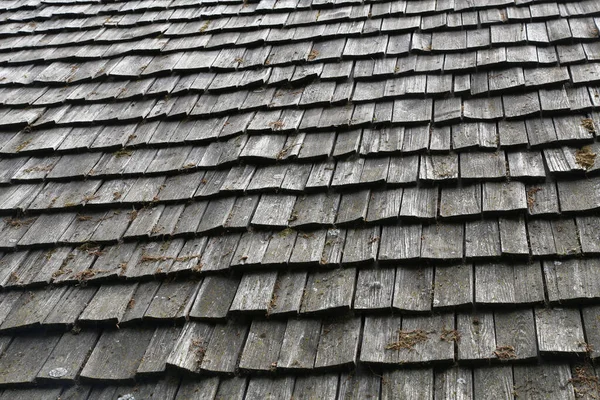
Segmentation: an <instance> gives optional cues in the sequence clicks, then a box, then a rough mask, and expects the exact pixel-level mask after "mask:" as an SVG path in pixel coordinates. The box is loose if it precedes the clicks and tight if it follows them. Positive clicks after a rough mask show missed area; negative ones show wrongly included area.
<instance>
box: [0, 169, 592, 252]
mask: <svg viewBox="0 0 600 400" xmlns="http://www.w3.org/2000/svg"><path fill="white" fill-rule="evenodd" d="M222 178H223V177H222ZM152 183H156V182H151V181H144V182H141V183H140V185H138V186H139V191H140V192H141V194H139V196H142V195H148V193H149V191H150V190H153V188H154V190H155V191H157V192H158V190H159V188H158V187H157V185H152ZM158 184H160V182H159V183H158ZM207 184H208V183H207ZM597 186H598V182H597V179H590V180H585V181H584V180H575V181H559V183H558V189H557V187H556V186H555V184H554V183H552V182H550V183H546V184H531V185H529V186H525V185H524V184H523V183H521V182H517V181H513V182H510V183H502V182H498V183H495V182H487V183H484V184H483V185H480V184H475V185H466V186H461V187H456V188H454V187H443V188H441V191H440V190H439V188H437V187H431V188H429V187H410V188H405V189H401V188H400V189H386V190H376V191H373V192H370V191H369V190H361V191H358V192H356V193H347V194H338V193H331V194H326V193H321V194H314V195H304V196H296V195H293V194H290V195H284V194H280V195H273V194H263V195H262V197H260V199H259V196H257V195H252V196H242V197H237V198H236V197H225V198H220V199H214V200H211V201H206V200H205V201H199V202H192V203H190V204H188V205H185V204H173V205H162V204H160V205H155V206H151V207H144V208H142V209H140V210H135V209H133V211H131V212H126V211H124V210H122V209H121V210H115V209H113V210H108V211H93V210H90V211H83V212H80V213H79V214H76V213H74V212H71V213H51V214H42V215H41V216H39V217H37V218H35V217H32V218H26V219H18V218H8V217H7V218H5V220H4V224H3V229H2V230H3V232H4V234H5V235H6V236H5V239H4V240H3V241H2V247H3V248H14V247H16V246H17V245H19V246H25V247H28V246H47V245H50V244H56V243H73V244H81V243H84V244H85V243H87V242H89V241H92V242H98V243H111V242H116V241H118V240H120V239H122V238H125V239H135V238H155V239H156V238H160V237H164V236H169V237H171V236H181V235H190V234H192V235H193V234H197V233H201V234H210V233H213V232H219V231H223V230H245V229H247V227H248V226H249V225H251V226H253V227H258V228H263V229H265V228H266V229H284V228H287V227H292V228H295V229H311V228H315V227H329V226H332V225H337V226H342V227H343V226H357V225H363V224H364V223H365V222H367V223H387V222H397V221H398V220H399V219H400V220H402V221H404V222H405V223H406V222H411V221H422V222H427V221H433V220H436V219H440V220H441V219H446V220H450V219H458V218H460V219H465V218H469V219H473V218H477V217H479V216H481V215H482V214H483V215H488V216H492V215H503V216H509V215H522V214H524V213H525V211H526V210H527V211H528V213H529V215H531V216H546V215H549V216H552V215H558V214H559V212H560V211H562V212H563V213H571V214H573V213H577V214H580V213H581V212H584V211H589V210H596V209H597V208H598V206H599V199H598V196H597ZM108 189H110V190H109V191H108V192H107V193H106V195H105V196H104V197H110V198H111V199H113V201H115V200H114V198H115V197H117V196H115V193H116V192H115V190H116V191H118V190H119V188H118V187H113V186H110V187H108ZM108 189H107V190H108ZM145 189H147V190H145ZM194 190H195V189H194ZM105 191H106V190H105ZM30 194H31V193H30ZM150 194H152V193H150ZM134 195H135V196H138V193H137V191H136V192H134V194H132V196H134ZM125 198H126V199H127V196H125ZM465 198H467V199H469V201H467V202H465V201H464V199H465ZM559 199H560V204H561V206H560V208H559ZM95 200H98V199H92V200H90V202H94V201H95ZM100 200H101V198H100ZM150 201H151V200H150ZM61 202H62V200H61ZM138 203H139V202H138ZM438 207H439V209H438ZM338 209H339V210H340V211H339V212H338ZM273 213H275V214H273ZM23 221H25V222H23ZM34 221H35V222H34ZM529 224H530V225H531V224H533V225H535V226H536V227H538V228H536V229H535V230H534V232H537V233H539V234H540V235H541V232H543V233H545V232H546V231H547V230H548V229H550V228H549V226H550V225H549V224H544V222H543V221H542V220H538V219H533V220H531V221H529ZM30 225H31V226H30ZM519 225H521V226H522V228H523V231H524V229H525V226H524V223H523V222H521V223H520V224H519ZM460 226H461V225H456V226H452V227H450V226H449V227H447V229H459V230H461V231H462V228H461V227H460ZM387 229H389V228H388V227H386V228H384V231H386V230H387ZM395 229H402V228H401V227H396V228H395ZM531 229H533V228H532V227H531V226H530V230H531ZM497 230H498V229H497V226H496V229H495V230H494V231H497ZM538 230H541V232H538ZM571 230H572V229H570V230H569V231H571ZM49 233H52V234H51V235H48V234H49ZM247 235H249V237H252V236H253V232H248V233H247ZM532 236H533V235H532ZM535 236H538V235H537V234H536V235H535ZM457 240H458V239H457ZM538 242H539V241H538V240H536V241H535V243H538ZM459 244H460V243H458V242H457V243H456V245H457V246H458V245H459ZM544 247H546V246H544ZM460 248H461V249H462V245H461V246H460ZM536 248H537V246H533V245H532V249H534V250H533V251H532V253H533V254H534V255H543V254H546V253H545V252H543V251H542V250H540V249H536ZM561 248H562V246H561ZM552 249H554V246H552V247H551V248H550V249H549V251H550V253H549V254H554V251H552ZM468 253H469V252H467V254H468ZM558 253H559V254H560V253H561V251H558ZM415 254H416V255H417V256H418V255H419V252H418V251H417V252H416V253H415ZM494 254H495V253H494ZM455 255H456V256H457V257H458V258H462V251H460V252H457V253H456V254H455Z"/></svg>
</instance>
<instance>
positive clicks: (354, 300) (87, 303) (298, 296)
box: [1, 245, 600, 330]
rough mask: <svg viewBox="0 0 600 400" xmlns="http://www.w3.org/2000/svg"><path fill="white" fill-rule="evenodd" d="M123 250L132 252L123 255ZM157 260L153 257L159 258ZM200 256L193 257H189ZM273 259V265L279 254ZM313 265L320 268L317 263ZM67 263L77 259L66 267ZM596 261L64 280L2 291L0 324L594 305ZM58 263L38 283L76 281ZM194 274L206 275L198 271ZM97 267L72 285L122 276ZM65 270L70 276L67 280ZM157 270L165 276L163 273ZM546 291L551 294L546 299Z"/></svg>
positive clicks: (13, 326) (188, 258)
mask: <svg viewBox="0 0 600 400" xmlns="http://www.w3.org/2000/svg"><path fill="white" fill-rule="evenodd" d="M127 247H128V246H126V245H121V246H120V247H119V250H129V251H131V249H130V248H127ZM129 247H131V246H129ZM62 250H63V249H61V251H62ZM62 252H63V253H64V251H62ZM107 252H108V254H109V255H108V256H107V257H103V256H102V254H101V255H100V257H99V258H98V260H97V264H98V266H101V265H100V264H102V263H103V262H104V261H106V259H107V258H111V255H112V259H113V261H114V260H115V259H116V258H117V257H116V256H115V254H114V250H113V249H107ZM36 255H38V254H35V253H34V254H31V255H30V257H29V258H26V259H25V261H24V262H23V266H22V269H23V270H24V271H23V272H24V273H27V272H30V271H31V270H34V271H35V270H36V269H35V267H32V264H31V263H32V260H33V259H35V258H36V257H35V256H36ZM119 256H121V257H122V259H125V258H126V257H125V256H124V255H123V254H120V255H119ZM267 256H270V254H267ZM202 257H203V254H197V255H192V256H184V257H177V258H176V257H172V258H173V259H174V260H175V261H174V262H173V261H171V262H169V263H167V262H162V265H163V266H168V265H169V264H170V265H172V266H173V267H174V268H179V267H182V266H185V264H187V265H188V266H189V265H190V264H192V265H194V267H195V266H197V265H199V264H198V260H199V259H201V258H202ZM37 258H38V259H39V257H37ZM56 258H60V256H58V257H56ZM148 258H149V259H151V260H152V257H148ZM154 258H156V257H154ZM194 258H195V260H194ZM191 260H194V262H193V263H190V262H188V261H191ZM48 261H49V262H52V263H54V262H55V261H56V260H55V258H54V256H50V257H49V260H48ZM117 261H120V260H117ZM267 261H273V258H272V257H271V259H269V260H267ZM145 262H147V263H154V265H155V266H156V264H157V262H155V261H145ZM312 262H313V264H316V261H315V260H313V261H312ZM279 265H281V264H279ZM369 265H370V264H369ZM273 266H274V264H269V267H270V268H273ZM540 266H542V267H543V268H540ZM8 267H10V265H8ZM26 267H29V270H26ZM54 267H56V264H54ZM68 267H69V264H67V266H66V267H65V266H62V267H61V268H63V269H64V268H68ZM109 267H111V266H109ZM597 267H598V260H597V259H595V258H589V259H569V260H563V261H544V262H543V263H542V264H540V262H533V263H527V262H524V261H523V262H517V263H514V262H511V263H488V264H480V263H477V264H475V266H473V264H455V265H450V266H445V265H437V266H435V267H433V266H425V267H421V268H415V267H411V266H401V267H396V268H393V267H392V268H390V267H382V268H364V269H360V270H359V271H358V272H357V270H356V268H353V267H352V268H351V267H348V268H345V269H327V270H325V271H314V270H312V269H310V266H309V264H308V263H307V262H306V263H305V264H304V267H299V266H297V267H295V268H292V269H291V270H290V271H287V270H286V271H279V272H278V270H271V271H265V272H245V273H243V274H242V275H241V276H238V275H235V276H231V277H227V276H223V275H207V276H205V277H204V279H199V280H196V279H189V278H186V279H181V280H164V281H162V283H161V282H158V281H149V282H148V281H142V282H139V283H135V282H130V283H128V284H121V283H114V282H113V283H104V284H102V285H101V286H100V287H99V289H97V287H96V286H91V285H89V286H85V287H78V286H60V287H58V288H56V289H52V290H50V289H46V290H33V289H32V290H30V291H20V290H15V291H9V292H6V293H5V294H4V296H3V300H2V303H3V304H4V308H5V313H4V318H3V321H2V326H1V329H2V330H15V329H24V328H31V327H36V326H40V325H43V326H57V325H60V326H72V325H73V324H108V325H113V324H120V325H122V326H125V325H126V324H132V323H138V322H140V321H141V320H144V321H163V322H173V321H182V320H183V319H195V320H206V321H213V322H219V321H223V320H225V319H226V318H228V317H231V316H235V315H238V316H239V315H248V314H250V315H259V316H269V317H283V316H288V315H298V314H300V315H304V316H309V315H322V314H332V313H340V312H342V313H343V312H346V311H349V310H354V311H359V312H374V311H375V312H377V311H382V310H388V311H389V310H397V311H401V312H406V313H427V312H431V311H440V310H443V309H448V308H456V307H459V308H471V307H473V306H477V307H478V308H479V309H485V308H489V307H494V308H502V307H506V306H508V307H514V306H522V305H527V304H541V303H543V302H545V301H546V302H550V303H551V304H567V303H572V304H573V303H574V304H577V303H578V302H581V301H586V302H593V301H595V300H597V299H598V298H599V297H600V291H599V287H598V284H597V279H596V278H597V271H596V269H597ZM128 268H129V267H128ZM136 268H137V266H134V265H132V269H136ZM140 268H144V266H140ZM306 268H309V269H308V270H306ZM49 269H50V268H48V267H47V268H45V270H44V271H42V272H40V274H38V275H37V276H34V277H33V278H32V280H31V283H32V284H35V285H39V284H40V283H44V284H47V283H49V281H50V277H51V276H52V277H53V278H54V280H55V283H65V282H69V280H68V279H69V277H68V275H69V273H67V275H61V274H58V273H54V274H53V275H50V274H49V273H48V272H52V271H49ZM115 269H116V268H115ZM118 269H119V270H122V269H121V268H118ZM192 270H194V271H197V270H199V268H193V269H192ZM88 271H98V272H92V273H88V274H82V273H80V277H73V275H71V276H70V282H71V283H73V282H78V281H76V279H80V280H83V281H87V282H90V283H91V282H93V281H94V280H95V279H96V278H97V277H99V278H102V279H108V278H110V275H109V274H110V273H111V272H112V273H113V277H115V276H116V271H114V269H113V271H110V270H108V269H107V270H94V269H90V270H88ZM181 271H182V270H181V269H179V270H176V271H170V270H166V272H181ZM20 272H21V271H20V270H17V271H16V272H15V275H14V276H16V279H19V278H20V277H19V273H20ZM44 272H45V273H46V275H45V277H46V281H45V282H42V281H41V278H44V276H41V277H40V275H43V273H44ZM55 272H56V271H55ZM142 272H143V271H142ZM145 272H146V273H151V272H152V270H149V269H146V270H145ZM94 273H97V274H98V275H97V276H96V275H94ZM63 276H67V278H65V280H61V279H62V278H63ZM152 276H154V277H156V274H154V275H152ZM23 278H25V276H23ZM138 278H142V279H144V278H147V276H143V275H138V276H134V277H133V279H138ZM15 283H16V284H18V285H24V284H26V282H9V283H8V284H7V285H6V286H5V287H11V286H12V287H15V286H13V285H14V284H15ZM545 292H546V293H547V294H548V299H545V298H544V293H545ZM57 310H58V311H57Z"/></svg>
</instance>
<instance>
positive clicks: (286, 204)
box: [0, 146, 598, 240]
mask: <svg viewBox="0 0 600 400" xmlns="http://www.w3.org/2000/svg"><path fill="white" fill-rule="evenodd" d="M596 147H597V146H596ZM593 149H594V147H585V148H584V149H580V150H577V151H575V152H574V153H572V152H568V151H567V152H564V149H557V150H546V151H545V152H546V161H547V162H548V164H549V168H550V170H551V171H552V172H559V173H560V174H561V175H565V176H566V177H568V178H570V179H571V180H562V179H561V180H559V181H558V182H557V183H555V182H554V181H551V180H548V181H547V182H542V181H544V180H545V171H544V166H543V161H542V157H541V154H540V153H533V155H530V154H529V153H523V152H510V153H508V158H506V156H505V154H504V152H502V151H501V152H479V153H475V152H469V153H461V154H460V156H458V155H455V154H451V155H430V156H421V157H420V159H419V157H418V156H408V157H391V158H388V157H385V158H367V159H364V158H356V157H351V158H349V159H346V160H340V161H338V162H337V163H335V162H334V161H326V162H322V163H316V164H314V165H311V164H299V165H296V164H276V165H273V166H267V167H259V168H257V167H256V166H254V165H243V166H235V167H232V168H231V169H223V170H216V171H199V172H192V173H189V174H177V175H173V176H168V177H167V176H164V175H159V176H144V177H139V178H135V177H133V178H125V179H107V180H104V181H102V180H97V179H88V180H85V181H84V182H83V183H82V182H81V181H79V180H75V181H72V182H68V183H63V182H60V181H58V182H48V183H46V184H44V183H31V184H13V185H8V186H3V187H2V190H0V207H1V208H2V209H3V210H4V211H5V213H6V212H8V211H14V210H21V211H30V212H33V213H38V212H43V211H47V210H49V209H54V210H58V211H64V210H68V209H71V210H76V209H78V208H81V207H83V206H88V207H92V208H96V207H97V206H102V207H103V208H106V207H107V206H109V207H113V208H114V207H115V206H118V207H119V209H117V210H115V209H113V210H111V211H112V213H114V214H117V213H119V212H121V210H122V209H123V208H124V207H127V208H129V207H133V208H134V209H135V208H137V209H140V208H143V209H147V208H148V206H149V205H151V206H153V207H154V206H157V205H158V206H160V207H161V208H160V210H166V209H167V208H168V210H169V211H168V213H169V214H171V215H173V216H174V217H178V216H185V215H188V214H189V212H188V211H186V205H185V204H182V202H183V201H189V200H197V201H194V202H191V203H189V204H188V205H187V208H189V209H190V210H191V209H194V210H197V211H196V213H197V212H200V211H201V210H204V209H206V207H209V208H211V210H213V209H214V210H218V213H217V214H216V215H214V216H213V217H211V220H210V221H201V220H202V216H203V214H204V211H201V212H200V214H199V215H198V214H196V215H195V218H194V220H193V221H190V222H187V223H186V228H184V229H183V230H181V229H179V230H178V229H175V230H173V228H174V226H171V227H170V228H169V229H167V230H161V232H162V233H161V234H166V235H170V234H172V233H182V232H190V229H191V231H192V232H194V231H195V228H196V227H197V226H198V225H199V224H200V223H201V222H203V223H202V224H201V225H202V226H204V227H205V228H202V229H200V230H199V232H209V231H214V230H221V229H222V228H224V227H226V226H225V225H224V224H225V221H227V219H228V218H229V217H230V215H231V212H232V210H234V209H236V208H237V207H236V204H238V205H241V204H244V203H245V204H247V206H245V207H244V212H247V213H248V215H249V216H250V215H252V213H253V212H254V211H255V210H257V208H256V207H257V206H256V204H257V202H258V197H257V196H255V194H256V193H262V194H263V197H262V199H261V202H260V203H259V205H258V211H257V213H258V214H259V215H256V216H255V217H254V220H253V222H252V225H254V226H259V227H266V228H274V229H277V228H285V227H288V226H290V227H300V228H306V227H309V226H330V225H332V224H336V225H338V226H346V225H350V224H356V223H358V224H361V223H363V222H364V221H368V222H374V223H378V222H383V221H387V220H397V219H398V217H400V218H401V219H411V218H412V219H417V220H433V219H436V218H442V219H443V218H454V217H464V216H469V217H478V216H481V215H482V214H484V215H492V214H501V215H503V214H507V213H516V212H521V213H522V212H524V211H525V210H526V209H527V208H528V207H529V213H530V214H531V215H546V214H558V213H559V212H561V211H562V212H563V213H565V212H566V213H569V212H581V211H585V210H595V209H596V208H597V207H598V196H597V194H596V193H595V189H596V186H597V179H596V178H590V179H585V180H582V179H577V180H574V181H572V178H574V177H575V176H576V175H575V174H576V173H582V172H584V171H585V170H589V171H591V172H594V171H595V167H594V164H595V157H594V156H595V153H593ZM548 155H550V156H551V157H552V158H548ZM565 155H566V156H568V157H565ZM586 156H587V157H588V158H590V157H591V160H590V161H589V162H588V161H586V160H587V158H585V157H586ZM561 157H562V158H561ZM573 157H574V159H571V158H573ZM584 158H585V159H584ZM67 159H69V160H71V157H67ZM490 159H491V160H492V161H493V162H490ZM507 159H508V162H507V161H506V160H507ZM586 162H588V163H586ZM419 164H420V165H419ZM571 164H572V165H571ZM459 165H460V169H461V173H460V178H461V181H460V182H459V183H461V184H460V185H458V186H455V187H449V186H448V185H447V184H448V183H450V184H456V183H457V182H458V178H459V173H458V169H459ZM32 168H34V167H32ZM509 168H510V172H508V171H509ZM419 171H420V172H419ZM296 172H298V173H296ZM300 173H301V175H300ZM79 176H80V177H83V175H79ZM66 177H69V176H66ZM506 180H509V181H508V182H503V181H506ZM417 181H419V182H420V183H419V184H418V185H417V186H415V185H414V184H415V183H416V182H417ZM481 181H484V182H481ZM474 182H477V183H474ZM528 182H531V183H530V184H528V185H526V184H527V183H528ZM536 182H540V183H536ZM183 183H185V186H182V184H183ZM386 183H387V184H388V186H386V187H385V188H383V189H380V188H381V186H383V185H384V184H386ZM556 185H558V190H557V186H556ZM405 186H406V188H405V189H404V191H403V190H402V187H405ZM377 187H379V188H377ZM370 188H374V189H373V190H372V192H370ZM328 189H334V190H335V192H332V193H322V192H323V191H324V190H328ZM346 189H359V190H358V191H357V192H356V193H339V192H344V191H345V190H346ZM541 189H544V192H542V193H541V196H538V194H537V192H539V191H540V190H541ZM573 190H575V193H577V194H586V196H587V198H586V199H582V200H577V198H576V195H574V194H573ZM279 191H281V192H282V193H281V194H279V195H272V194H270V193H265V192H279ZM307 191H312V192H314V191H319V192H321V193H317V194H302V193H305V192H307ZM242 193H245V194H247V195H250V197H248V196H246V195H244V196H239V195H241V194H242ZM403 195H404V196H403ZM461 196H468V198H470V199H471V200H470V201H469V202H468V203H464V202H463V203H462V204H461V200H460V199H461ZM538 197H539V198H540V199H541V201H542V203H541V204H536V200H537V198H538ZM340 198H341V203H342V206H340V210H344V209H345V208H346V207H350V208H348V209H346V210H345V211H340V212H339V213H338V207H337V205H338V204H340ZM417 198H418V199H420V201H421V204H418V205H417V204H416V202H417V200H416V199H417ZM559 198H560V202H561V204H562V205H561V207H560V208H559V206H558V204H559ZM211 199H212V200H211ZM209 200H210V201H211V202H210V203H209V202H208V201H209ZM440 201H441V203H440ZM168 203H175V204H173V205H168ZM438 203H440V204H438ZM306 204H311V205H313V206H316V207H320V209H321V208H322V209H323V210H325V208H327V209H328V210H329V211H327V212H324V211H320V212H321V213H322V214H321V215H319V214H315V213H314V212H312V211H310V207H307V206H306ZM165 205H166V206H167V208H165ZM273 210H275V211H277V213H278V215H272V214H271V215H269V212H271V211H273ZM86 212H87V211H83V212H82V214H83V215H85V213H86ZM89 212H94V210H93V209H91V210H90V211H89ZM165 212H167V211H165ZM214 212H215V211H211V213H206V216H207V217H208V216H209V215H211V214H212V213H214ZM110 213H111V212H109V213H108V214H110ZM96 214H99V215H100V216H102V215H104V214H106V211H100V212H99V213H98V212H96ZM189 215H191V214H189ZM159 218H160V213H159V214H158V215H156V220H154V221H153V222H152V223H156V222H157V221H158V219H159ZM186 218H187V217H186ZM59 219H61V218H60V217H59ZM98 220H100V221H101V220H102V218H101V217H100V218H98ZM176 220H177V218H176V219H175V220H174V221H173V223H172V225H174V224H175V223H176ZM123 222H125V221H123ZM246 222H250V221H249V220H248V221H246ZM148 223H150V222H148ZM193 223H195V224H196V225H195V226H191V225H190V224H193ZM236 226H237V225H236ZM147 227H148V229H152V228H153V226H150V225H148V226H147ZM90 228H92V226H90ZM123 228H124V229H126V228H127V225H125V226H123ZM119 230H120V229H119ZM115 232H116V231H115ZM90 233H91V232H90ZM119 236H120V235H119ZM55 239H56V240H58V238H55Z"/></svg>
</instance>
